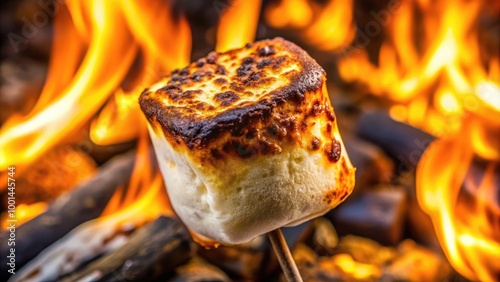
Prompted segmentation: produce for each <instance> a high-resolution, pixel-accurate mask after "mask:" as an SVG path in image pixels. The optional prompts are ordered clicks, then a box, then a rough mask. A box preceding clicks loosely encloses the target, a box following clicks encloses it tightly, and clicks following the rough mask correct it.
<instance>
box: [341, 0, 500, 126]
mask: <svg viewBox="0 0 500 282" xmlns="http://www.w3.org/2000/svg"><path fill="white" fill-rule="evenodd" d="M481 9H488V6H487V4H486V3H485V2H484V1H465V0H458V1H446V2H445V1H443V2H439V3H435V4H432V5H431V4H430V3H429V2H427V1H416V2H412V1H403V2H401V5H400V6H399V7H398V8H397V10H396V11H394V12H390V11H388V10H385V11H384V12H385V13H386V15H388V20H387V22H388V26H387V31H388V40H387V41H385V42H383V43H382V45H381V48H380V52H379V57H378V62H377V64H373V63H372V62H371V61H370V59H369V57H368V55H367V53H366V51H365V50H364V49H361V48H358V47H359V46H356V45H355V46H354V47H353V50H354V51H353V52H351V53H349V54H348V56H347V57H342V58H341V59H340V62H339V73H340V76H341V77H342V78H343V79H344V80H346V81H348V82H357V83H361V84H364V85H366V86H367V87H368V91H369V92H371V93H374V94H375V95H378V96H386V97H388V98H389V99H390V100H392V101H393V102H395V103H397V104H398V105H401V106H403V107H406V108H407V110H406V111H405V113H403V110H402V109H401V107H398V108H393V109H392V110H391V114H392V115H393V116H398V117H399V118H404V121H407V122H409V123H410V124H412V125H415V126H417V127H421V128H423V129H425V130H427V131H428V132H431V133H433V134H437V135H443V134H446V133H453V132H456V131H457V130H458V129H459V128H460V125H461V124H462V120H463V117H464V115H466V111H467V110H468V109H466V107H467V106H468V105H469V104H470V103H467V101H464V100H467V99H474V100H476V99H477V98H478V97H472V98H471V97H470V96H477V95H479V94H480V93H481V92H485V91H478V90H477V88H478V86H481V85H482V86H483V87H487V88H489V89H492V88H493V89H495V88H496V89H497V88H498V87H499V86H498V85H499V82H500V80H499V77H498V69H499V67H498V66H497V65H498V58H491V60H489V65H488V66H486V65H484V64H482V63H481V62H482V61H483V60H482V59H481V56H480V54H481V49H480V46H479V37H478V30H477V21H478V15H479V13H480V11H481ZM417 12H418V14H419V16H420V17H421V19H420V20H418V21H417V20H416V19H415V14H416V13H417ZM380 25H381V26H382V25H383V23H382V22H381V23H380ZM415 33H419V35H417V36H415ZM419 50H422V51H419ZM493 62H495V63H493ZM485 85H487V86H485ZM490 92H491V91H490ZM493 92H496V93H498V91H493ZM489 97H490V99H483V100H484V102H486V103H488V104H489V105H490V106H492V107H496V108H498V103H499V102H495V101H499V99H500V98H499V96H498V94H496V95H490V96H489ZM491 97H495V98H491ZM479 98H481V97H479ZM422 99H423V101H424V102H423V103H422ZM416 100H418V101H419V102H415V101H416ZM424 104H425V105H424Z"/></svg>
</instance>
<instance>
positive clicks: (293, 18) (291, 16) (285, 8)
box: [265, 0, 355, 50]
mask: <svg viewBox="0 0 500 282" xmlns="http://www.w3.org/2000/svg"><path fill="white" fill-rule="evenodd" d="M265 18H266V21H267V22H268V23H269V25H270V26H272V27H275V28H284V27H290V28H293V29H296V30H299V32H300V34H301V35H302V36H303V37H304V39H305V40H306V42H309V43H310V44H311V45H314V46H315V47H316V48H319V49H322V50H338V49H340V48H342V47H345V46H346V45H348V44H349V43H351V42H352V40H353V39H354V35H355V28H354V22H353V1H352V0H347V1H340V0H330V1H328V2H327V3H326V4H323V5H319V4H318V3H316V2H314V1H307V0H291V1H288V0H286V1H285V0H282V1H280V2H278V3H271V4H270V5H269V7H268V8H267V10H266V11H265Z"/></svg>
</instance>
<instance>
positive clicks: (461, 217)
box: [417, 121, 500, 281]
mask: <svg viewBox="0 0 500 282" xmlns="http://www.w3.org/2000/svg"><path fill="white" fill-rule="evenodd" d="M466 123H467V124H466V125H465V128H464V129H463V130H462V132H460V133H459V134H456V135H451V136H448V137H445V138H442V139H440V140H438V141H435V142H434V143H433V144H431V146H430V147H429V148H428V149H427V150H426V151H425V153H424V156H423V157H422V159H421V161H420V163H419V165H418V171H417V197H418V201H419V204H420V206H421V207H422V209H423V210H424V211H425V212H426V213H427V214H429V215H430V216H431V219H432V221H433V224H434V227H435V229H436V233H437V235H438V238H439V241H440V243H441V245H442V247H443V250H444V251H445V254H446V256H447V257H448V260H449V261H450V263H451V264H452V265H453V267H454V268H455V269H456V270H458V271H459V272H460V273H461V274H462V275H464V276H465V277H467V278H468V279H471V280H479V281H495V280H497V279H498V277H499V275H500V266H499V265H498V263H497V261H496V258H497V257H498V254H499V253H500V236H499V235H500V225H499V223H500V209H499V206H498V204H499V203H498V200H497V199H498V196H499V195H498V193H499V191H500V189H499V188H500V173H499V171H500V159H496V160H490V161H487V163H486V165H485V166H486V168H485V169H484V172H483V175H479V177H478V175H477V174H481V173H480V172H478V170H477V169H476V170H474V169H473V166H474V163H475V162H477V160H475V158H477V155H476V154H475V153H474V146H473V144H472V142H473V141H472V140H471V139H472V138H471V137H472V136H473V133H472V132H473V131H474V130H475V129H474V126H477V125H478V124H477V123H475V122H469V121H466ZM496 130H497V131H498V127H497V128H496ZM498 135H499V133H497V134H496V136H497V138H498V137H499V136H498ZM498 140H500V139H497V141H496V142H498ZM497 148H498V147H497ZM443 156H446V157H443ZM477 178H479V180H478V179H477ZM467 193H468V194H471V196H469V197H471V198H472V200H470V199H468V198H467V197H466V196H467ZM464 194H466V195H464Z"/></svg>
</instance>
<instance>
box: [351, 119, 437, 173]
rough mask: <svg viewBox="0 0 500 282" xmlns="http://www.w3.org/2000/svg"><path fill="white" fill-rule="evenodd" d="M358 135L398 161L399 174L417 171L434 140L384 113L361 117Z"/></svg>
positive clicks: (430, 136)
mask: <svg viewBox="0 0 500 282" xmlns="http://www.w3.org/2000/svg"><path fill="white" fill-rule="evenodd" d="M357 134H358V135H359V136H360V137H361V138H363V139H366V140H368V141H370V142H372V143H375V144H376V145H378V146H379V147H380V148H382V149H383V150H384V151H385V152H386V153H387V154H388V155H389V156H390V157H391V158H393V159H394V160H395V161H397V162H398V166H397V172H398V173H402V172H404V171H407V170H411V171H415V167H416V166H417V163H418V161H419V160H420V157H421V156H422V154H423V152H424V150H425V149H426V148H427V146H428V145H429V144H430V142H432V141H433V140H434V137H433V136H432V135H429V134H428V133H425V132H423V131H421V130H419V129H417V128H415V127H412V126H410V125H407V124H404V123H400V122H397V121H395V120H393V119H392V118H391V117H389V115H387V113H384V112H370V113H365V114H363V115H361V117H360V119H359V122H358V125H357Z"/></svg>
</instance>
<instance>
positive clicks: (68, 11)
mask: <svg viewBox="0 0 500 282" xmlns="http://www.w3.org/2000/svg"><path fill="white" fill-rule="evenodd" d="M167 2H169V1H167ZM66 4H67V5H66V6H65V7H61V12H60V13H58V15H57V17H56V19H55V33H56V36H55V37H54V44H53V46H52V56H51V61H50V69H49V73H48V78H47V83H46V85H45V86H44V89H43V93H42V95H41V97H40V100H39V101H38V103H37V105H36V106H35V107H34V109H33V110H32V111H31V112H30V113H29V114H28V115H27V116H25V117H12V118H11V119H10V120H8V121H7V122H6V123H5V124H4V126H3V127H2V129H1V130H0V171H1V170H5V169H6V168H7V166H9V165H13V164H15V165H22V164H29V163H30V162H33V161H34V160H35V159H36V158H38V157H39V156H41V155H42V154H43V153H44V152H45V151H46V150H48V149H49V148H51V147H52V146H54V145H55V144H58V143H60V142H61V141H62V140H64V139H65V138H67V137H68V136H70V135H71V134H72V133H74V132H75V131H76V130H79V129H81V128H82V127H83V126H84V125H85V124H86V123H87V122H88V121H89V120H90V119H91V118H92V117H93V116H94V115H95V114H96V112H97V111H98V110H99V109H100V108H101V106H102V105H103V104H104V103H105V102H106V101H108V99H109V97H110V96H111V95H112V94H114V92H116V91H118V95H117V96H116V97H114V98H112V99H110V100H109V101H108V105H107V106H106V107H105V109H104V111H103V112H102V114H101V116H99V117H98V118H97V119H96V120H94V121H93V123H92V130H91V137H92V138H93V141H95V142H96V143H100V144H110V143H114V142H123V141H128V140H131V139H133V138H135V137H136V136H137V134H138V132H137V130H136V125H137V124H138V123H139V122H142V121H141V120H139V119H136V117H137V116H139V115H138V111H139V110H138V106H137V103H131V102H130V101H133V100H134V99H135V100H136V99H137V97H138V95H139V93H140V90H139V89H141V88H143V87H145V86H144V84H150V83H151V82H152V81H154V80H155V79H157V74H158V73H161V72H164V71H168V70H171V69H173V68H175V67H179V66H181V65H185V64H187V63H188V62H189V54H190V45H191V37H190V30H189V25H188V23H187V21H186V20H185V18H183V17H182V16H179V17H178V18H177V19H175V18H174V17H173V16H172V15H171V13H170V9H169V6H167V5H165V1H161V0H155V1H145V0H141V1H125V0H115V1H109V2H108V1H104V2H103V1H97V0H89V1H67V3H66ZM168 4H171V3H168ZM172 39H175V42H172V41H171V40H172ZM82 55H84V56H83V60H81V56H82ZM138 58H139V59H142V63H143V66H141V69H143V70H144V71H142V72H139V73H138V74H137V75H136V77H135V79H134V83H132V85H131V86H130V87H129V88H130V91H121V89H120V87H121V84H122V82H124V81H126V80H130V79H129V78H128V76H129V74H130V70H131V69H132V67H133V63H134V62H136V61H138ZM158 58H161V59H158ZM80 61H81V63H79V62H80ZM120 91H121V92H120ZM131 122H132V123H131Z"/></svg>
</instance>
